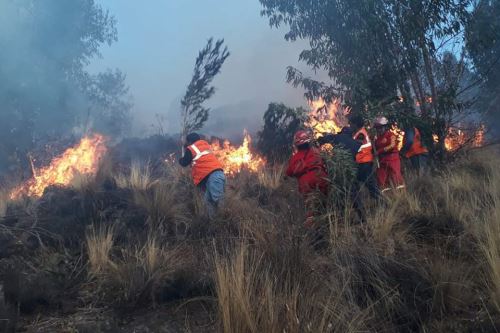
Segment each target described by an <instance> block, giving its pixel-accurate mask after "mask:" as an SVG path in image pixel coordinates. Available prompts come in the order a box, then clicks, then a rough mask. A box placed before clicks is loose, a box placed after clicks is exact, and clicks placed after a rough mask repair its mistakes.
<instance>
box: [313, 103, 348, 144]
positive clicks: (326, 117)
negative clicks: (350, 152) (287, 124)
mask: <svg viewBox="0 0 500 333" xmlns="http://www.w3.org/2000/svg"><path fill="white" fill-rule="evenodd" d="M309 106H310V108H311V112H309V119H308V120H307V122H306V124H305V125H306V127H309V128H311V129H312V131H313V133H314V137H315V138H319V137H320V136H321V135H323V134H324V133H332V134H336V133H338V132H340V131H341V130H342V128H343V127H345V126H347V125H348V121H347V115H349V113H350V109H349V108H346V107H344V106H342V103H341V102H340V100H338V99H336V100H334V101H333V102H332V103H326V102H325V100H324V99H323V98H319V99H317V100H314V101H309Z"/></svg>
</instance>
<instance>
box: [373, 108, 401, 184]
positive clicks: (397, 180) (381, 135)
mask: <svg viewBox="0 0 500 333" xmlns="http://www.w3.org/2000/svg"><path fill="white" fill-rule="evenodd" d="M374 127H375V129H376V130H377V138H376V140H375V149H376V153H377V156H378V158H379V163H380V166H379V167H378V169H377V181H378V185H379V187H380V188H381V189H382V193H384V192H386V191H388V190H390V189H391V188H393V187H395V188H397V189H402V188H404V187H405V186H404V180H403V176H402V175H401V160H400V158H399V151H398V140H397V137H396V134H394V133H393V132H392V131H391V130H390V126H389V121H388V120H387V118H386V117H377V118H376V119H375V122H374Z"/></svg>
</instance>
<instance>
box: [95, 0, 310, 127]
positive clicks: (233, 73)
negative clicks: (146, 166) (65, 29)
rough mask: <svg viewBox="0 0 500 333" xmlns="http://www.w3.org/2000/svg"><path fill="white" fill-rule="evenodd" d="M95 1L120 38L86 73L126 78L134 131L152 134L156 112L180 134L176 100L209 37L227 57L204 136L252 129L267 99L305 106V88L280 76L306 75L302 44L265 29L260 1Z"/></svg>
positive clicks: (257, 125)
mask: <svg viewBox="0 0 500 333" xmlns="http://www.w3.org/2000/svg"><path fill="white" fill-rule="evenodd" d="M99 1H100V2H99V3H100V4H101V5H102V6H103V8H105V9H109V11H110V13H111V14H112V15H114V16H115V18H116V20H117V28H118V39H119V40H118V42H117V43H115V44H113V45H112V46H111V47H105V48H103V49H102V55H103V57H102V58H101V59H97V60H96V61H94V62H93V63H92V64H91V66H90V68H89V69H90V70H91V71H95V72H97V71H102V70H103V69H105V68H109V67H111V68H115V67H117V68H120V69H121V70H122V71H123V72H124V73H125V74H126V75H127V83H128V84H129V86H130V93H131V94H132V96H133V99H134V103H135V106H134V109H133V117H134V128H135V131H136V133H135V134H149V133H151V132H154V131H155V130H156V128H157V127H158V126H157V125H158V121H157V117H156V115H157V114H158V115H160V117H161V118H162V119H163V120H162V121H161V123H162V126H163V127H164V128H165V129H166V130H167V131H168V132H170V133H175V132H176V131H178V130H179V101H180V99H181V98H182V95H183V93H184V91H185V88H186V86H187V84H188V83H189V80H190V78H191V74H192V71H193V65H194V61H195V58H196V56H197V54H198V51H199V50H200V49H201V48H202V47H203V46H204V45H205V43H206V41H207V39H208V38H209V37H212V36H213V37H214V38H224V39H225V41H226V44H227V46H228V48H229V50H230V52H231V56H230V57H229V58H228V60H227V62H226V63H225V65H224V67H223V68H222V72H221V74H219V76H218V77H217V79H216V80H215V81H214V85H215V87H216V89H217V92H216V95H215V96H214V97H213V98H212V99H211V100H210V101H209V102H208V103H207V105H208V106H209V107H211V108H212V112H211V114H210V120H209V121H208V123H207V125H206V127H205V129H204V130H202V132H205V133H204V134H207V135H226V136H234V135H236V133H240V132H242V131H243V128H247V129H248V130H249V131H256V130H258V129H259V127H260V124H261V119H262V115H263V114H264V112H265V110H266V107H267V105H268V104H269V103H270V102H283V103H285V104H287V105H289V106H294V107H295V106H300V105H305V100H304V97H303V91H302V90H300V89H297V88H293V87H292V86H290V85H289V84H287V83H286V79H285V77H286V67H287V66H288V65H292V66H296V67H298V68H299V69H301V70H306V67H305V65H304V64H300V63H299V62H298V57H299V53H300V51H301V50H302V49H304V48H305V47H307V43H306V42H305V41H298V42H295V43H290V42H287V41H285V40H284V34H285V31H286V30H285V29H271V28H270V27H269V25H268V20H267V19H266V18H264V17H261V16H260V10H261V6H260V3H259V1H258V0H238V1H235V0H211V1H202V0H175V1H174V0H168V1H167V0H148V1H141V2H139V1H135V0H99ZM152 125H153V126H152Z"/></svg>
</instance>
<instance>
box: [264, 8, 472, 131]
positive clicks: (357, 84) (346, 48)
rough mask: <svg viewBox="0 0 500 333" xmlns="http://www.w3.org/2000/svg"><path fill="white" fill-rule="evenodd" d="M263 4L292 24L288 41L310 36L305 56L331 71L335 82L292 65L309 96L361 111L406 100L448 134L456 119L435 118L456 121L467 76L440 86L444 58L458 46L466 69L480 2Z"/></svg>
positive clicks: (277, 21)
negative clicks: (473, 12) (467, 39)
mask: <svg viewBox="0 0 500 333" xmlns="http://www.w3.org/2000/svg"><path fill="white" fill-rule="evenodd" d="M260 2H261V3H262V5H263V6H264V10H263V11H262V14H263V15H265V16H268V17H269V18H270V25H271V26H274V27H278V26H280V25H283V24H284V25H286V26H288V27H289V31H288V32H287V34H286V35H285V38H286V39H287V40H289V41H295V40H296V39H299V38H301V39H308V40H309V42H310V49H307V50H304V51H302V53H301V54H300V60H302V61H305V62H306V63H307V64H308V65H310V66H311V67H312V68H313V69H315V70H316V69H323V70H325V71H326V72H327V73H328V75H329V77H330V79H331V82H317V81H315V80H313V79H311V78H308V77H304V76H303V75H302V73H301V72H300V71H298V70H296V69H294V68H289V69H288V80H289V82H292V83H293V84H294V85H301V86H303V87H304V88H306V90H307V91H308V93H307V96H308V97H309V98H311V97H319V96H322V97H324V98H326V99H331V98H333V97H342V98H344V100H345V102H346V103H347V104H349V105H350V106H351V107H352V108H353V109H355V110H366V109H374V110H377V112H380V110H381V109H383V108H385V107H386V106H387V105H389V104H394V103H399V104H401V105H399V106H398V108H399V109H400V110H402V111H403V112H404V113H415V112H416V111H417V109H418V111H419V112H420V115H421V117H422V118H424V119H426V121H427V122H428V123H429V124H433V125H434V126H437V127H439V128H438V130H439V131H440V132H442V133H444V132H445V128H446V127H447V126H449V125H450V124H448V123H446V122H441V121H437V122H434V119H436V118H439V119H440V120H442V119H448V118H447V117H444V114H446V113H448V112H449V111H450V110H449V105H450V103H449V102H450V98H451V99H452V102H453V104H456V100H457V98H458V92H459V90H460V88H459V87H457V85H459V84H460V82H461V75H459V76H458V77H457V81H456V82H455V84H454V87H453V89H451V90H450V89H447V90H446V91H440V90H439V87H438V81H439V78H438V76H439V73H438V72H437V68H436V64H439V63H442V61H443V60H444V59H443V56H444V55H445V53H446V52H445V51H446V50H450V49H451V48H452V47H453V46H454V45H457V46H458V47H459V52H458V54H459V56H458V59H459V65H458V67H459V68H463V67H464V65H465V58H464V55H465V49H464V48H463V40H464V34H463V29H464V27H465V26H466V25H467V23H468V20H469V17H470V11H469V8H470V6H471V5H472V1H470V0H439V1H435V0H421V1H415V0H360V1H348V0H333V1H322V0H314V1H301V0H283V1H278V0H260ZM460 45H461V46H462V48H461V49H460ZM455 53H457V52H456V51H455ZM399 97H401V99H402V102H400V101H398V100H399ZM445 102H446V103H445ZM416 104H418V105H419V107H418V108H417V107H416ZM443 140H444V138H443Z"/></svg>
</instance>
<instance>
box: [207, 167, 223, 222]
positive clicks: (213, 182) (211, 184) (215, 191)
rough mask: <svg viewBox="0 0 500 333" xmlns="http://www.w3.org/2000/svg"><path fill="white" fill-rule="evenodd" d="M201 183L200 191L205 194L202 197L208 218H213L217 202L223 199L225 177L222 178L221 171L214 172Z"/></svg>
mask: <svg viewBox="0 0 500 333" xmlns="http://www.w3.org/2000/svg"><path fill="white" fill-rule="evenodd" d="M203 183H204V184H203V186H202V189H203V190H204V192H205V193H204V194H203V197H204V199H205V202H206V204H207V210H208V216H209V217H213V216H214V215H215V212H216V210H217V206H218V205H219V202H220V201H222V199H223V198H224V185H225V184H226V176H224V172H223V171H221V170H216V171H214V172H212V173H211V174H210V175H208V177H207V179H206V180H205V181H204V182H203Z"/></svg>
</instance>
